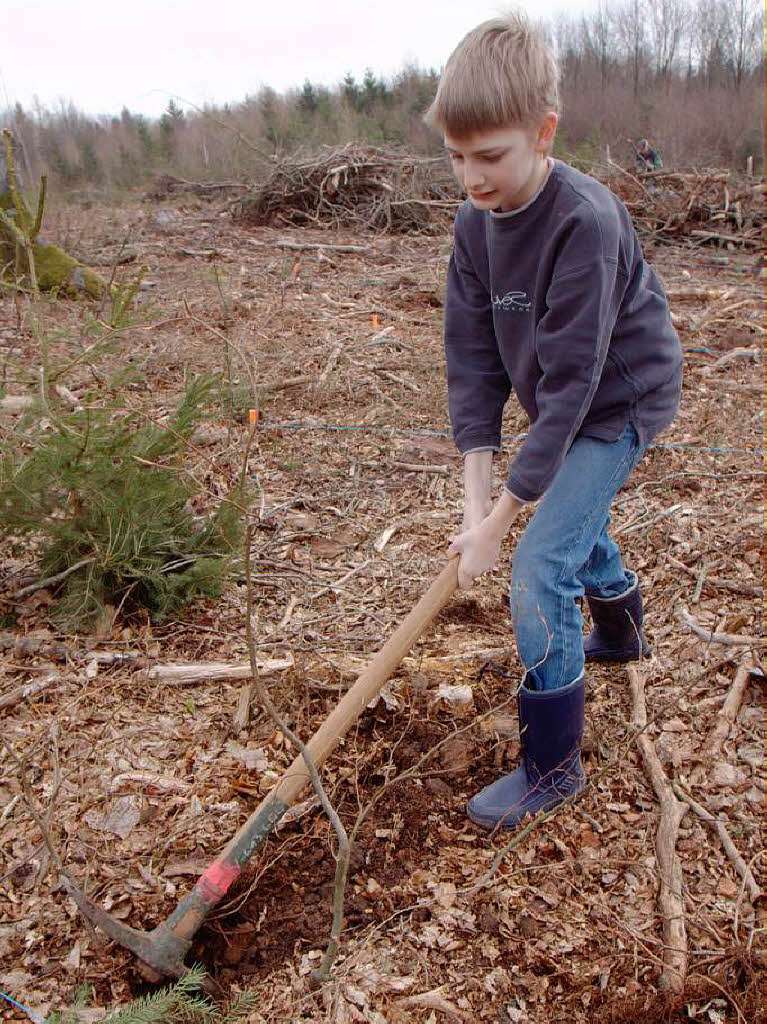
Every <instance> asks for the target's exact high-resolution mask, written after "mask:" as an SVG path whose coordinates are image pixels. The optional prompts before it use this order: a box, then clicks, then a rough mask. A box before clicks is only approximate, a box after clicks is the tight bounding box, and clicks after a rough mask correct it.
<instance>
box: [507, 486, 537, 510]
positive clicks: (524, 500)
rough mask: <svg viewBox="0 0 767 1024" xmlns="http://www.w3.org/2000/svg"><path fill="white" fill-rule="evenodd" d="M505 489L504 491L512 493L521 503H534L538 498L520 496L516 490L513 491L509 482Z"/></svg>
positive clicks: (515, 499)
mask: <svg viewBox="0 0 767 1024" xmlns="http://www.w3.org/2000/svg"><path fill="white" fill-rule="evenodd" d="M503 489H504V491H506V493H507V494H510V495H511V496H512V498H513V499H514V501H518V502H519V504H520V505H532V504H533V503H534V502H536V501H537V500H538V499H537V498H520V496H519V495H518V494H515V493H514V491H512V489H511V488H510V487H509V486H508V484H506V485H505V486H504V488H503Z"/></svg>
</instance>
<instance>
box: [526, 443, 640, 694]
mask: <svg viewBox="0 0 767 1024" xmlns="http://www.w3.org/2000/svg"><path fill="white" fill-rule="evenodd" d="M644 450H645V449H644V447H643V446H641V445H640V444H639V439H638V437H637V433H636V431H635V430H634V427H633V426H631V424H629V425H628V426H627V427H626V429H625V430H624V432H623V434H622V435H621V437H620V438H618V440H617V441H614V442H609V441H598V440H597V439H596V438H592V437H581V438H578V439H577V440H576V441H575V442H574V443H573V445H572V447H571V448H570V451H569V452H568V453H567V455H566V456H565V459H564V462H563V463H562V465H561V467H560V469H559V471H558V473H557V475H556V476H555V477H554V480H553V481H552V483H551V486H550V487H549V489H548V490H547V491H546V493H545V494H544V496H543V498H542V499H541V502H540V504H539V505H538V508H537V509H536V510H535V514H534V515H533V517H532V519H531V520H530V522H529V524H528V526H527V529H526V530H525V532H524V533H523V534H522V537H521V538H520V541H519V543H518V544H517V547H516V550H515V552H514V557H513V559H512V573H511V590H510V594H509V604H510V607H511V617H512V621H513V623H514V632H515V634H516V638H517V650H518V651H519V657H520V659H521V661H522V664H523V666H524V668H525V675H526V680H525V682H526V685H527V686H528V687H530V688H531V689H535V690H553V689H556V688H558V687H560V686H567V685H568V683H572V682H573V681H574V680H575V679H577V678H578V676H579V675H580V673H581V672H582V671H583V663H584V657H583V617H582V616H581V610H580V607H579V606H578V604H577V603H576V602H577V599H578V598H580V597H582V596H583V594H584V593H585V594H587V595H590V596H594V597H619V596H620V595H621V594H622V593H623V592H624V591H626V590H628V589H629V588H630V587H631V586H632V585H633V583H634V580H635V577H634V574H633V573H630V572H627V571H626V570H625V569H624V567H623V562H622V560H621V554H620V551H619V550H618V545H617V544H616V543H615V541H614V540H612V539H611V537H610V535H609V534H608V532H607V527H608V525H609V523H610V506H611V505H612V503H613V500H614V498H615V495H616V494H617V493H618V491H619V490H620V488H621V487H622V486H623V484H624V483H625V482H626V480H627V479H628V476H629V474H630V473H631V471H632V469H633V468H634V466H636V464H637V463H638V462H639V460H640V459H641V457H642V455H644Z"/></svg>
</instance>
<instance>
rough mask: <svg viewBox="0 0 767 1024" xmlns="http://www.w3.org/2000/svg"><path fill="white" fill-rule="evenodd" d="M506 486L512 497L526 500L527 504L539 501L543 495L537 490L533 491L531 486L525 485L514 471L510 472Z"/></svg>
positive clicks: (522, 500)
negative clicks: (537, 492)
mask: <svg viewBox="0 0 767 1024" xmlns="http://www.w3.org/2000/svg"><path fill="white" fill-rule="evenodd" d="M505 488H506V490H507V491H508V492H509V494H511V495H512V497H514V498H516V499H517V501H521V502H524V504H525V505H527V504H529V503H530V502H532V501H538V499H539V498H540V497H542V495H540V494H536V492H535V491H531V490H530V488H529V487H525V485H524V484H523V483H521V482H520V481H519V480H518V479H517V478H516V477H515V476H514V475H513V474H512V473H509V477H508V479H507V481H506V484H505Z"/></svg>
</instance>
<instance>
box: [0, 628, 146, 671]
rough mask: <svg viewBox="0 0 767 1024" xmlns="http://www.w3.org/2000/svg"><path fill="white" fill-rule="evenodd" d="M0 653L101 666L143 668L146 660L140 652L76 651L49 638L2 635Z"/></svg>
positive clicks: (11, 634) (12, 634)
mask: <svg viewBox="0 0 767 1024" xmlns="http://www.w3.org/2000/svg"><path fill="white" fill-rule="evenodd" d="M0 651H10V652H11V654H13V655H14V656H15V657H17V658H30V657H36V656H38V655H39V656H40V657H43V658H52V659H53V660H54V661H81V662H82V661H85V662H88V661H95V662H97V664H99V665H136V666H138V667H141V666H143V664H144V661H145V658H144V655H143V654H139V652H138V651H76V650H74V649H73V648H72V647H67V645H66V644H60V643H57V642H56V641H55V640H49V639H48V637H39V636H16V635H15V634H14V633H0Z"/></svg>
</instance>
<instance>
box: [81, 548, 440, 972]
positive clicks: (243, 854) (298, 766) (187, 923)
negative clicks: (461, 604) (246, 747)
mask: <svg viewBox="0 0 767 1024" xmlns="http://www.w3.org/2000/svg"><path fill="white" fill-rule="evenodd" d="M457 586H458V559H457V558H451V559H450V561H449V562H448V563H447V565H446V566H445V567H444V569H443V570H442V572H441V573H440V574H439V576H438V577H437V578H436V579H435V580H434V582H433V583H432V584H431V586H430V587H429V589H428V590H427V591H426V593H425V594H424V595H423V597H421V599H420V601H419V602H418V604H417V605H416V606H415V608H413V609H412V611H411V612H410V613H409V614H408V615H407V617H406V618H405V619H404V621H403V622H402V623H401V624H400V625H399V626H398V627H397V629H396V630H395V632H394V633H393V634H392V636H391V637H390V638H389V639H388V640H387V641H386V643H385V644H384V645H383V647H382V648H381V649H380V650H379V651H378V653H377V654H376V655H375V656H374V658H373V660H372V661H371V662H370V664H369V665H368V666H367V668H366V669H365V670H364V671H363V672H362V674H361V675H360V676H359V677H358V679H357V681H356V682H355V684H354V686H353V687H352V688H351V689H350V690H349V691H348V692H347V693H346V694H345V695H344V697H342V699H341V700H340V701H339V702H338V704H337V705H336V707H335V709H334V710H333V711H332V712H331V714H330V715H329V716H328V717H327V718H326V719H325V721H324V722H323V723H322V725H321V726H320V728H319V729H318V730H317V732H316V733H315V734H314V735H313V736H312V738H311V739H310V740H309V742H308V743H307V744H306V748H307V751H308V753H309V754H310V756H311V759H312V761H313V762H314V765H315V767H316V768H317V769H318V770H319V769H320V768H321V767H322V765H323V764H324V762H325V760H326V759H327V757H328V756H329V755H330V754H331V753H332V752H333V751H334V750H335V748H336V747H337V746H338V744H339V742H340V741H341V739H342V738H343V737H344V736H345V735H346V733H347V731H348V730H349V727H350V726H351V725H352V724H353V723H354V722H356V720H357V719H358V718H359V716H360V715H361V714H362V712H363V711H364V710H365V708H366V707H367V705H368V704H369V703H370V701H371V700H372V699H373V698H374V697H375V696H376V694H377V693H378V692H379V690H380V689H381V687H382V686H383V684H384V683H385V682H386V680H387V679H388V678H389V677H390V676H391V674H392V673H393V672H394V670H395V669H396V668H397V666H398V665H399V663H400V662H401V661H402V659H403V658H404V657H405V655H406V654H407V652H408V651H409V650H410V648H411V647H412V646H413V644H414V643H415V641H416V640H417V639H418V637H419V636H420V635H421V633H423V631H424V630H425V629H426V627H427V626H429V625H430V624H431V622H432V621H433V620H434V619H435V617H436V616H437V615H438V614H439V612H440V611H441V610H442V608H444V606H445V605H446V604H447V602H448V601H449V600H450V598H451V597H452V595H453V593H454V591H455V590H456V588H457ZM309 781H310V779H309V773H308V771H307V769H306V763H305V762H304V759H303V756H302V755H301V754H299V755H298V756H297V757H296V758H295V760H294V761H293V763H292V764H291V765H290V767H289V768H288V769H287V770H286V771H285V773H284V774H283V775H282V778H281V779H280V780H279V781H278V782H277V783H276V784H275V785H274V787H273V788H272V789H271V790H270V791H269V793H268V794H267V796H265V797H264V799H263V800H262V801H261V803H260V804H259V805H258V807H257V808H256V809H255V811H253V813H252V814H251V816H250V817H249V818H248V820H247V821H246V822H245V824H244V825H242V827H241V828H240V829H239V831H238V832H237V833H236V834H235V835H234V836H233V837H232V838H231V839H230V841H229V843H228V844H227V845H226V846H225V847H224V849H223V850H222V851H221V853H220V854H219V855H218V857H216V859H215V860H214V861H213V863H212V864H211V865H210V866H209V867H207V868H206V869H205V871H203V873H202V874H201V875H200V877H199V878H198V879H197V882H196V884H195V887H194V889H192V891H191V892H190V893H189V894H188V895H187V896H185V897H184V898H183V899H182V900H181V902H180V903H179V905H178V906H177V907H176V909H175V910H174V911H173V913H172V914H171V915H170V917H169V918H168V919H167V920H166V921H163V922H162V923H161V924H159V925H157V927H156V928H155V929H154V930H153V931H151V932H143V931H139V930H138V929H136V928H131V927H129V926H128V925H126V924H122V922H120V921H116V920H115V919H114V918H113V917H110V915H109V914H107V913H106V911H105V910H102V908H101V907H99V906H98V905H97V904H96V903H94V902H93V901H92V900H91V899H89V898H88V897H87V896H86V895H85V893H84V892H82V890H81V889H79V888H78V887H77V885H75V883H74V882H72V880H71V879H69V878H64V879H63V884H64V887H65V889H66V890H67V892H68V894H69V895H70V896H71V897H72V899H73V900H74V901H75V903H76V904H77V906H78V907H79V908H80V910H81V912H82V913H83V914H84V916H85V917H86V918H88V920H89V921H91V922H92V923H93V924H94V925H96V926H97V927H98V928H101V930H102V931H104V932H106V934H107V935H109V937H110V938H112V939H114V940H115V942H119V943H120V945H121V946H124V947H125V948H126V949H129V950H130V951H131V952H132V953H135V955H136V956H137V957H138V959H139V965H138V966H139V969H140V970H141V973H142V974H143V975H144V977H145V978H146V979H147V981H160V980H161V978H163V977H165V978H180V977H182V975H183V974H185V973H186V971H187V967H186V966H185V964H184V957H185V956H186V954H187V952H188V951H189V948H190V946H191V945H192V938H193V936H194V934H195V933H196V931H197V930H198V928H199V927H200V925H201V924H202V923H203V921H204V920H205V918H206V917H207V916H208V914H209V913H210V912H211V910H212V909H213V908H214V907H215V906H216V905H217V904H218V903H219V902H220V901H221V900H222V899H223V897H224V896H225V895H226V893H227V892H228V890H229V888H230V887H231V885H232V883H233V882H234V881H235V879H236V878H237V877H238V876H239V875H240V873H241V872H242V869H243V868H244V866H245V865H246V864H247V862H248V861H249V860H250V858H251V857H252V856H253V853H254V852H255V851H256V850H257V849H258V847H259V846H260V845H261V843H263V841H264V840H265V839H266V837H267V836H268V835H269V833H270V832H271V831H272V830H273V828H274V827H275V825H276V824H277V823H278V822H279V820H280V819H281V818H282V816H283V815H284V814H285V812H286V811H287V810H288V808H289V807H290V806H291V804H292V803H293V802H294V801H295V800H296V797H297V796H298V795H299V793H300V792H301V791H302V790H303V789H304V787H305V786H306V785H308V783H309Z"/></svg>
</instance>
